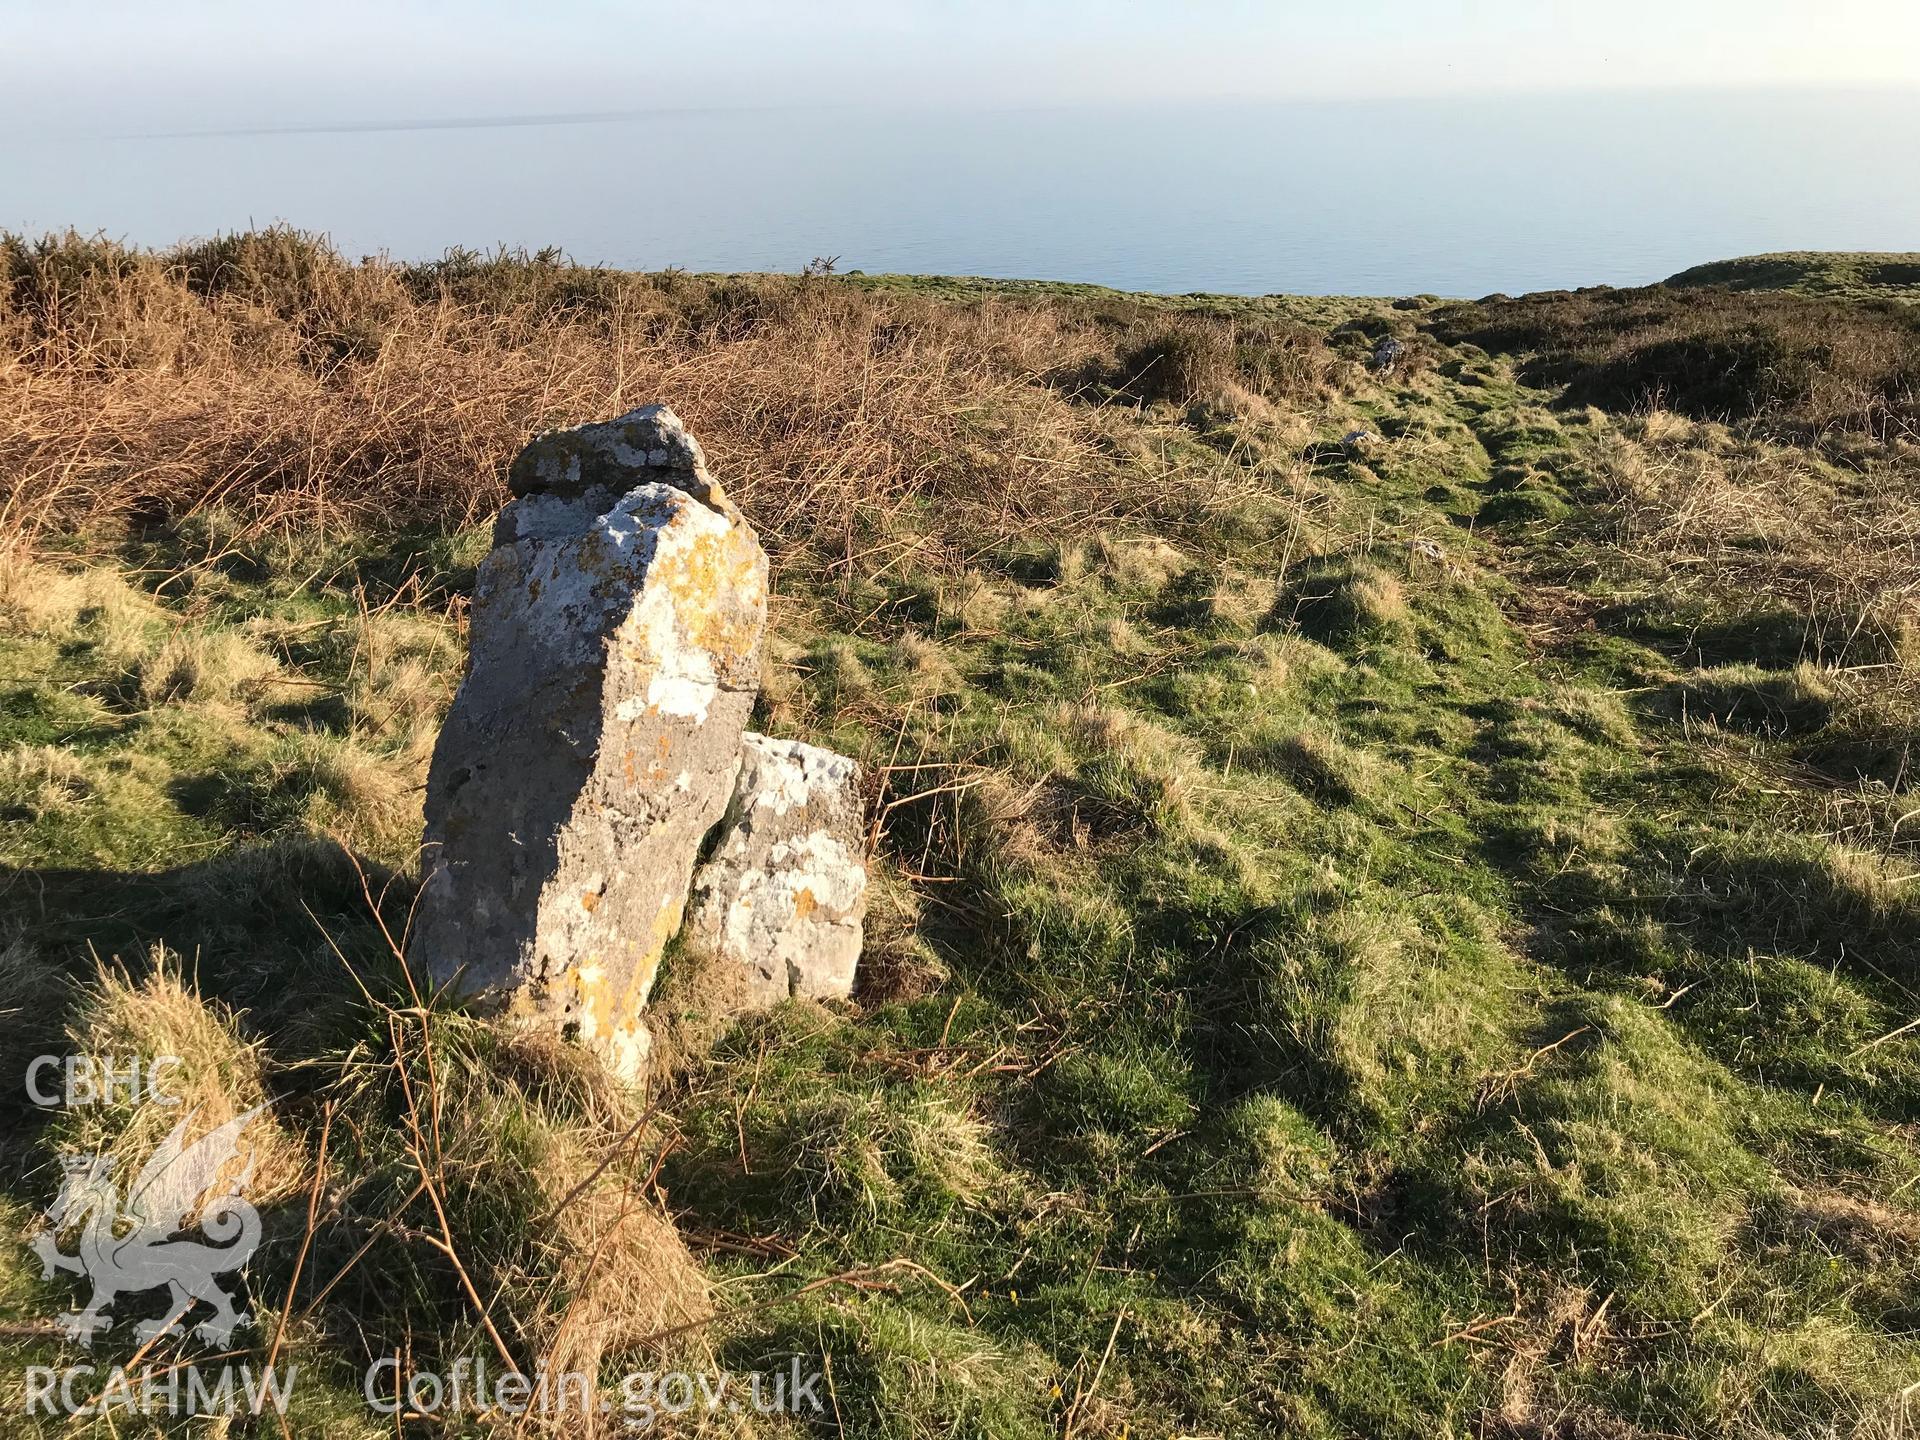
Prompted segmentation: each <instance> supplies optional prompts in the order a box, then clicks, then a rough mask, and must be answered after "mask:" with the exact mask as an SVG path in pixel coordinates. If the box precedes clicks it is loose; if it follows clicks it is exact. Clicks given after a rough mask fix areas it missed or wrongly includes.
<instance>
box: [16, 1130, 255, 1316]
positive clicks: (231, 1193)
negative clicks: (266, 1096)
mask: <svg viewBox="0 0 1920 1440" xmlns="http://www.w3.org/2000/svg"><path fill="white" fill-rule="evenodd" d="M265 1108H266V1106H264V1105H257V1106H255V1107H254V1108H253V1109H251V1110H249V1111H247V1113H246V1114H244V1115H239V1116H236V1117H235V1118H233V1119H232V1120H229V1121H228V1122H227V1123H226V1124H224V1125H221V1126H219V1127H218V1128H216V1129H214V1130H210V1131H208V1132H207V1133H206V1134H205V1135H203V1136H201V1137H200V1138H199V1139H198V1140H195V1141H194V1142H193V1143H192V1144H188V1143H187V1138H186V1137H187V1131H188V1127H189V1126H190V1125H191V1124H192V1122H193V1119H194V1115H195V1114H197V1113H198V1112H197V1111H196V1112H192V1113H189V1114H188V1115H186V1116H185V1117H183V1118H182V1119H181V1121H180V1123H179V1124H178V1125H176V1126H174V1127H173V1130H172V1132H171V1133H170V1134H168V1136H167V1138H166V1139H165V1140H162V1141H161V1142H160V1146H159V1148H158V1149H156V1150H155V1151H154V1152H153V1154H152V1155H151V1156H149V1157H148V1159H147V1163H146V1164H145V1165H143V1166H141V1167H140V1173H139V1174H138V1175H137V1176H135V1177H134V1181H133V1184H132V1186H131V1187H130V1188H129V1189H128V1192H127V1197H126V1209H125V1211H124V1212H123V1211H122V1210H121V1207H120V1192H119V1190H118V1189H117V1188H116V1187H115V1185H114V1184H113V1178H112V1177H113V1169H114V1159H113V1157H112V1156H111V1155H70V1156H64V1157H62V1160H61V1165H62V1167H63V1168H64V1170H65V1173H66V1181H65V1183H64V1184H63V1185H61V1187H60V1193H59V1195H58V1196H57V1197H56V1198H55V1199H54V1202H53V1204H52V1205H51V1206H49V1207H48V1209H47V1212H46V1228H45V1229H44V1230H42V1231H41V1232H40V1234H39V1235H38V1236H37V1237H36V1238H35V1240H34V1242H33V1251H34V1254H36V1255H38V1256H39V1257H40V1263H41V1266H42V1273H43V1275H44V1276H45V1277H46V1278H48V1279H51V1278H52V1277H53V1274H54V1272H55V1271H56V1270H70V1271H72V1272H73V1273H74V1274H76V1275H84V1276H86V1277H87V1278H88V1279H90V1280H92V1281H93V1298H92V1299H91V1300H90V1301H89V1302H88V1304H87V1307H86V1308H85V1309H84V1310H78V1311H74V1312H72V1313H70V1314H66V1315H62V1316H61V1317H60V1319H59V1325H60V1329H61V1332H62V1333H63V1334H65V1335H66V1336H68V1337H69V1338H70V1339H73V1340H77V1341H79V1342H80V1343H81V1344H82V1345H87V1346H91V1345H92V1344H93V1337H94V1336H95V1335H96V1334H97V1333H99V1332H100V1331H103V1330H106V1329H109V1328H111V1326H112V1325H113V1323H114V1322H113V1321H112V1320H111V1319H110V1318H108V1315H107V1310H108V1308H109V1307H110V1306H111V1305H112V1304H113V1302H114V1300H115V1299H116V1297H118V1296H121V1295H137V1294H140V1293H142V1292H145V1291H149V1290H157V1289H159V1288H160V1287H161V1286H163V1285H164V1286H166V1287H167V1291H168V1311H167V1315H166V1318H165V1319H160V1320H149V1321H145V1322H143V1323H141V1324H140V1325H138V1326H136V1327H135V1334H136V1335H138V1336H139V1338H140V1339H142V1340H143V1341H144V1340H152V1339H156V1338H158V1337H159V1336H162V1335H178V1334H181V1333H183V1330H184V1327H183V1326H182V1325H181V1324H180V1321H181V1319H182V1318H183V1317H184V1316H185V1315H186V1313H187V1312H188V1311H189V1310H191V1309H192V1308H193V1306H194V1303H195V1302H196V1301H202V1302H205V1303H206V1304H208V1305H211V1306H212V1307H213V1314H212V1315H211V1316H209V1317H208V1318H207V1319H206V1320H204V1321H202V1322H201V1323H200V1324H199V1325H197V1326H195V1327H194V1334H196V1335H197V1336H199V1337H200V1338H201V1339H202V1340H204V1341H206V1342H207V1343H209V1344H212V1345H224V1344H226V1343H227V1342H228V1341H229V1340H231V1339H232V1338H233V1332H234V1331H235V1330H237V1329H239V1328H240V1327H241V1326H243V1325H248V1324H251V1323H252V1320H251V1317H249V1316H248V1315H247V1314H245V1313H244V1312H243V1311H241V1310H238V1309H236V1308H235V1306H234V1302H233V1300H232V1298H231V1297H230V1296H228V1294H227V1292H226V1291H225V1290H223V1289H222V1288H221V1287H220V1286H219V1285H218V1284H217V1283H216V1282H215V1280H214V1277H215V1276H216V1275H222V1274H226V1273H228V1272H231V1271H234V1270H238V1269H239V1268H240V1267H241V1266H243V1265H245V1264H246V1263H247V1261H248V1259H249V1258H251V1257H252V1255H253V1252H254V1250H255V1249H256V1248H257V1247H258V1246H259V1244H260V1215H259V1212H258V1211H256V1210H255V1209H254V1208H253V1206H251V1205H249V1204H248V1203H247V1202H246V1201H245V1200H243V1199H241V1198H240V1191H241V1189H242V1188H243V1187H244V1186H245V1185H246V1183H247V1182H248V1180H249V1179H251V1178H252V1174H253V1155H252V1152H251V1149H250V1148H249V1151H248V1154H247V1156H246V1159H245V1163H244V1164H242V1165H240V1166H238V1167H236V1166H235V1165H234V1161H236V1160H237V1159H239V1158H240V1134H241V1132H242V1131H243V1130H245V1129H246V1127H247V1124H248V1122H249V1121H251V1120H252V1119H253V1117H254V1116H256V1115H258V1114H259V1113H260V1112H261V1111H262V1110H264V1109H265ZM196 1219H197V1222H198V1223H197V1228H198V1229H200V1230H201V1231H202V1232H203V1233H204V1235H205V1236H206V1238H207V1240H210V1241H212V1242H214V1243H212V1244H203V1243H201V1242H200V1241H197V1240H188V1239H184V1238H177V1237H180V1236H182V1235H183V1234H184V1232H186V1231H188V1230H191V1229H194V1228H196ZM76 1227H77V1228H78V1230H79V1244H78V1246H77V1248H76V1250H75V1253H73V1254H71V1255H69V1254H66V1253H65V1252H64V1251H62V1250H61V1249H60V1245H59V1238H60V1236H62V1235H64V1234H66V1233H68V1232H69V1231H72V1230H74V1229H75V1228H76Z"/></svg>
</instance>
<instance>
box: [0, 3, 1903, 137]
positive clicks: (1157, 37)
mask: <svg viewBox="0 0 1920 1440" xmlns="http://www.w3.org/2000/svg"><path fill="white" fill-rule="evenodd" d="M1723 85H1730V86H1826V87H1831V86H1845V87H1867V86H1899V87H1920V4H1916V3H1915V0H1581V3H1574V0H1326V3H1304V0H1267V3H1254V0H1053V3H1035V4H1020V3H1014V0H842V3H837V4H830V5H829V4H818V3H808V0H677V3H670V0H545V3H539V4H533V3H528V4H505V3H500V0H326V3H324V4H322V3H304V4H298V5H295V4H286V3H276V0H166V3H160V0H0V119H4V120H5V121H6V122H7V123H8V124H9V125H10V126H14V127H18V126H21V125H25V126H27V127H29V130H30V131H31V129H33V128H35V127H45V128H47V129H50V130H57V131H72V130H82V131H91V132H101V131H120V132H125V131H153V130H168V129H194V128H220V127H246V126H279V125H302V124H328V123H336V122H365V121H387V120H397V121H431V120H436V119H459V118H469V117H484V116H510V115H528V114H573V113H580V112H588V111H592V112H598V111H614V110H618V111H624V110H639V109H651V108H662V107H685V106H706V105H718V106H741V105H787V104H807V103H822V102H828V103H831V102H847V101H853V102H859V101H881V102H889V103H891V102H897V101H916V102H918V101H925V102H933V103H941V104H950V103H975V102H978V103H987V104H995V105H1007V104H1011V105H1025V104H1048V103H1078V102H1084V101H1116V100H1138V99H1182V100H1192V99H1205V98H1211V97H1221V98H1286V97H1321V96H1343V97H1367V96H1385V95H1430V94H1459V93H1482V92H1487V91H1516V90H1521V91H1524V90H1548V91H1553V90H1569V89H1595V88H1602V89H1614V88H1636V87H1647V86H1659V87H1667V86H1723ZM15 133H16V134H18V130H17V129H16V131H15Z"/></svg>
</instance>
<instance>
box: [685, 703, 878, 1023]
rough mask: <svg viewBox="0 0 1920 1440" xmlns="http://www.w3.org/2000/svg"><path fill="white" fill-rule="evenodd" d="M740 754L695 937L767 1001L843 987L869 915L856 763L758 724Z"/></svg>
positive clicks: (840, 992)
mask: <svg viewBox="0 0 1920 1440" xmlns="http://www.w3.org/2000/svg"><path fill="white" fill-rule="evenodd" d="M741 756H742V758H741V766H740V778H739V780H738V781H737V782H736V784H735V787H734V795H733V800H732V802H731V803H730V804H729V805H728V807H727V813H726V816H725V818H724V819H723V820H722V821H721V823H720V831H719V841H718V844H717V845H715V846H714V847H713V850H712V854H711V857H710V858H709V859H708V860H707V862H706V863H705V864H704V865H703V866H701V868H700V871H699V872H698V874H697V875H696V876H695V878H694V887H693V900H692V904H691V906H690V909H689V912H688V916H687V934H688V936H689V938H690V939H691V940H692V941H693V942H694V943H695V944H698V945H702V946H705V947H707V948H708V949H710V950H712V951H714V952H716V953H718V954H720V955H722V956H725V957H726V958H728V959H731V960H733V961H735V962H737V963H738V964H740V965H741V966H743V967H744V968H745V969H746V971H747V973H748V983H749V989H750V991H751V993H752V995H753V997H754V999H755V1000H757V1001H758V1002H760V1003H770V1002H772V1001H776V1000H783V999H786V998H787V997H789V996H792V995H804V996H811V997H814V998H819V999H824V998H829V997H836V996H845V995H847V994H848V993H849V992H850V991H851V990H852V988H853V980H854V970H855V967H856V965H857V963H858V961H859V957H860V947H861V943H862V931H863V927H864V920H865V915H866V889H867V872H866V865H865V862H864V860H863V858H862V852H863V843H862V835H861V824H860V816H861V808H862V807H861V804H860V797H859V791H858V769H857V767H856V765H855V764H854V762H853V761H852V760H850V759H848V758H847V757H846V756H844V755H837V754H835V753H834V752H833V751H831V750H823V749H821V748H819V747H818V746H814V745H805V744H801V743H800V742H798V741H793V740H773V739H769V738H768V737H766V736H764V735H755V734H752V733H749V734H747V735H745V736H743V737H742V743H741Z"/></svg>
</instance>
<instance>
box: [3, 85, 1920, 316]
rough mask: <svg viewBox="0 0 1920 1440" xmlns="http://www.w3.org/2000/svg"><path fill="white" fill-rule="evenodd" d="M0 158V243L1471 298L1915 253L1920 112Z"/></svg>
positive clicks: (728, 131) (1254, 121)
mask: <svg viewBox="0 0 1920 1440" xmlns="http://www.w3.org/2000/svg"><path fill="white" fill-rule="evenodd" d="M14 138H15V143H14V144H11V145H8V146H6V147H4V148H0V226H4V227H7V228H11V229H15V230H19V229H26V230H40V229H47V228H65V227H66V226H69V225H72V226H75V227H77V228H79V229H81V230H84V231H94V230H100V231H105V232H106V233H108V234H109V235H113V236H116V237H120V238H124V239H129V240H133V241H137V242H140V243H146V244H166V243H170V242H172V241H174V240H177V239H179V238H182V237H184V236H190V235H203V234H206V233H209V232H211V231H214V230H221V229H234V228H239V227H242V226H245V225H248V224H250V223H265V222H267V221H270V220H286V221H291V222H292V223H294V224H296V225H300V226H304V227H308V228H312V229H316V230H323V231H326V232H328V233H330V234H331V235H332V236H333V238H334V239H335V241H336V242H337V243H338V244H339V245H340V246H341V247H342V248H343V249H344V250H346V251H347V252H349V253H350V254H356V255H358V254H364V253H370V252H374V251H386V252H389V253H391V254H393V255H395V256H398V257H403V258H421V257H431V256H434V255H437V254H439V253H440V252H441V251H442V250H444V249H445V248H446V247H447V246H449V245H454V244H463V245H470V246H474V247H476V248H489V247H491V246H493V245H496V244H501V243H504V244H508V245H526V246H539V245H547V244H553V245H559V246H561V247H563V248H564V249H565V250H566V251H567V252H568V253H570V254H571V255H573V256H574V257H575V258H576V259H580V260H585V261H595V262H603V263H607V264H612V265H621V266H636V267H645V268H657V267H662V266H667V265H681V266H685V267H687V268H689V269H693V270H761V269H770V270H795V269H798V268H799V267H800V266H801V265H803V264H805V263H806V262H807V261H808V260H809V259H810V258H812V257H813V256H816V255H835V256H838V257H839V259H840V266H841V268H842V269H854V268H859V269H864V270H867V271H871V272H878V271H915V272H930V273H945V274H974V275H994V276H1026V277H1041V278H1048V279H1063V280H1089V281H1097V282H1101V283H1104V284H1108V285H1116V286H1122V287H1125V288H1128V289H1141V290H1159V291H1171V292H1179V291H1190V290H1213V291H1230V292H1240V293H1249V294H1256V293H1262V292H1269V291H1293V292H1301V293H1320V294H1339V293H1346V294H1406V293H1414V292H1422V291H1432V292H1437V293H1441V294H1448V295H1467V296H1475V295H1481V294H1485V293H1487V292H1490V291H1494V290H1506V291H1515V292H1517V291H1523V290H1530V289H1540V288H1544V287H1550V286H1564V285H1580V284H1593V283H1612V284H1633V283H1640V282H1645V281H1651V280H1656V279H1660V278H1662V277H1664V276H1666V275H1668V274H1671V273H1672V272H1674V271H1676V270H1679V269H1681V268H1683V267H1685V266H1688V265H1692V264H1696V263H1698V262H1701V261H1705V260H1713V259H1721V258H1725V257H1728V256H1732V255H1740V254H1749V253H1752V252H1755V251H1764V250H1789V249H1793V250H1799V249H1823V250H1824V249H1847V250H1852V249H1873V250H1920V95H1915V94H1891V93H1871V94H1857V95H1835V94H1813V93H1799V94H1784V93H1783V94H1768V93H1759V92H1735V93H1720V94H1706V93H1664V94H1646V95H1611V96H1604V97H1603V96H1579V97H1571V98H1564V97H1563V98H1524V99H1523V98H1499V99H1485V100H1427V101H1409V100H1399V101H1380V102H1372V101H1364V100H1354V101H1351V102H1340V103H1300V104H1259V105H1254V104H1244V105H1243V104H1217V105H1179V106H1172V105H1166V106H1156V105H1151V104H1140V105H1133V106H1126V107H1119V106H1114V107H1102V108H1079V109H1046V110H996V111H984V110H981V111H965V110H951V109H946V110H941V109H926V110H914V111H909V110H885V111H881V110H863V109H852V108H848V109H810V110H734V111H683V112H671V113H657V114H648V115H634V116H625V117H616V118H603V119H564V118H562V119H553V118H549V119H545V120H539V121H529V122H517V123H505V124H502V123H485V124H480V123H473V124H459V123H456V124H449V125H446V126H443V127H437V128H418V127H414V128H378V120H377V117H376V118H375V119H372V120H369V121H368V122H365V124H364V126H363V127H360V128H342V129H336V130H329V131H305V132H271V131H264V132H255V133H246V134H218V135H199V136H172V137H137V136H136V137H115V138H86V139H82V138H75V137H71V136H69V137H64V138H63V137H57V136H56V137H47V138H33V139H31V140H30V141H29V140H27V138H26V137H23V136H20V135H17V134H16V136H15V137H14Z"/></svg>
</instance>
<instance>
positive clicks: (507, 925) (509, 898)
mask: <svg viewBox="0 0 1920 1440" xmlns="http://www.w3.org/2000/svg"><path fill="white" fill-rule="evenodd" d="M509 485H510V487H511V489H512V491H513V494H514V495H515V497H516V498H515V499H514V500H513V501H512V502H511V503H510V504H508V505H507V507H506V508H505V509H504V510H503V511H501V514H500V518H499V521H498V522H497V524H496V526H495V530H494V547H495V548H494V550H493V552H492V554H490V555H489V556H488V557H487V558H486V560H485V562H484V563H483V564H482V565H481V567H480V573H479V578H478V583H477V584H476V586H475V590H474V597H473V610H472V625H471V641H470V652H469V657H468V668H467V676H466V679H465V681H464V683H463V684H462V685H461V687H460V693H459V695H458V696H457V697H456V698H455V700H454V702H453V708H452V710H451V711H450V712H449V714H448V716H447V721H446V725H445V727H444V728H443V729H442V730H441V733H440V740H439V744H438V745H437V746H436V748H435V750H434V755H433V765H432V768H431V770H430V771H429V774H428V779H427V804H426V818H427V827H426V855H425V866H426V880H425V883H424V886H423V889H422V891H421V895H420V901H419V905H418V908H417V910H416V913H415V922H414V932H413V940H412V947H411V950H412V954H413V956H414V957H415V958H416V959H417V960H419V961H421V962H423V963H424V964H425V966H426V968H427V969H428V970H429V971H430V973H431V974H432V975H433V977H434V979H435V980H436V981H438V982H441V983H444V984H451V985H453V986H455V987H456V988H457V989H459V990H462V991H464V992H466V993H468V994H473V995H479V996H482V997H486V998H489V999H492V1000H493V1001H495V1002H496V1003H498V1004H500V1005H501V1006H503V1007H504V1008H505V1009H506V1010H508V1012H509V1013H512V1014H517V1015H520V1016H523V1017H525V1018H527V1019H529V1020H532V1021H536V1022H538V1023H543V1024H547V1025H550V1026H552V1027H553V1028H555V1029H557V1030H559V1031H560V1032H561V1033H562V1034H564V1035H567V1036H570V1037H572V1038H577V1039H578V1040H580V1041H581V1042H583V1043H584V1044H586V1045H587V1046H588V1047H590V1048H591V1049H593V1050H595V1051H597V1052H599V1054H600V1055H601V1056H602V1057H603V1058H604V1059H605V1060H606V1061H607V1062H608V1064H609V1065H610V1066H611V1067H612V1068H613V1069H614V1070H615V1071H616V1072H617V1073H619V1074H622V1075H625V1076H628V1077H637V1076H638V1075H639V1074H640V1072H641V1071H642V1070H643V1068H644V1065H645V1061H646V1054H647V1049H648V1036H647V1030H646V1027H645V1025H644V1024H643V1023H642V1021H641V1019H640V1014H639V1012H640V1010H641V1008H642V1007H643V1006H644V1005H645V1003H646V999H647V995H648V992H649V990H650V989H651V988H652V985H653V980H654V976H655V973H656V971H657V970H658V969H659V964H660V955H661V951H662V950H663V949H664V948H665V946H666V944H667V941H668V940H669V939H671V938H672V936H673V935H674V933H675V932H676V931H677V930H678V929H679V926H680V921H681V916H682V914H683V912H684V909H685V906H686V900H687V890H688V885H689V882H690V880H691V878H692V873H693V867H694V864H695V862H696V860H697V859H698V856H699V850H700V844H701V841H702V839H703V838H704V837H705V835H706V834H707V832H708V831H709V830H710V829H711V828H712V827H713V825H714V823H715V822H716V821H717V820H718V819H719V818H720V816H721V814H722V813H723V812H724V811H725V809H726V806H727V803H728V800H729V797H730V796H731V795H732V794H733V789H734V778H735V775H736V773H737V772H738V769H739V763H740V761H739V756H740V735H741V727H742V726H743V725H744V724H745V722H746V719H747V715H748V712H749V711H750V710H751V709H752V707H753V700H754V695H755V692H756V689H757V687H758V683H759V675H760V642H761V636H762V633H763V631H764V629H765V626H766V608H767V560H766V556H765V554H764V553H763V552H762V551H761V548H760V542H759V541H758V539H756V538H755V536H754V533H753V531H752V530H751V529H750V528H749V527H748V526H747V524H746V522H745V521H744V520H743V519H742V518H741V517H740V514H739V512H738V511H737V510H736V509H735V508H734V507H733V505H732V503H731V502H730V501H729V500H728V499H727V498H726V496H725V495H724V494H722V493H721V490H720V487H719V486H718V485H717V484H715V483H714V481H713V480H712V478H711V477H710V476H709V475H708V474H707V471H706V464H705V460H704V457H703V456H702V455H701V452H700V447H699V445H698V444H697V443H696V442H695V441H694V439H693V437H692V436H690V435H688V434H687V432H686V430H685V428H684V427H683V426H682V425H681V423H680V421H679V420H678V418H676V417H675V415H674V414H673V412H672V411H671V410H668V409H667V408H666V407H664V406H659V405H653V406H648V407H647V408H645V409H642V410H635V411H633V412H632V413H631V414H629V415H624V416H622V417H620V418H619V419H618V420H613V421H609V422H607V423H605V424H599V425H583V426H581V427H579V428H578V429H574V430H564V431H557V432H554V433H551V434H547V435H543V436H541V437H540V438H539V439H537V440H535V441H534V442H533V443H532V444H531V445H529V446H528V447H527V448H526V450H525V451H523V452H522V453H521V455H520V457H519V458H518V459H517V460H516V461H515V462H514V465H513V469H512V472H511V474H510V475H509Z"/></svg>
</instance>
